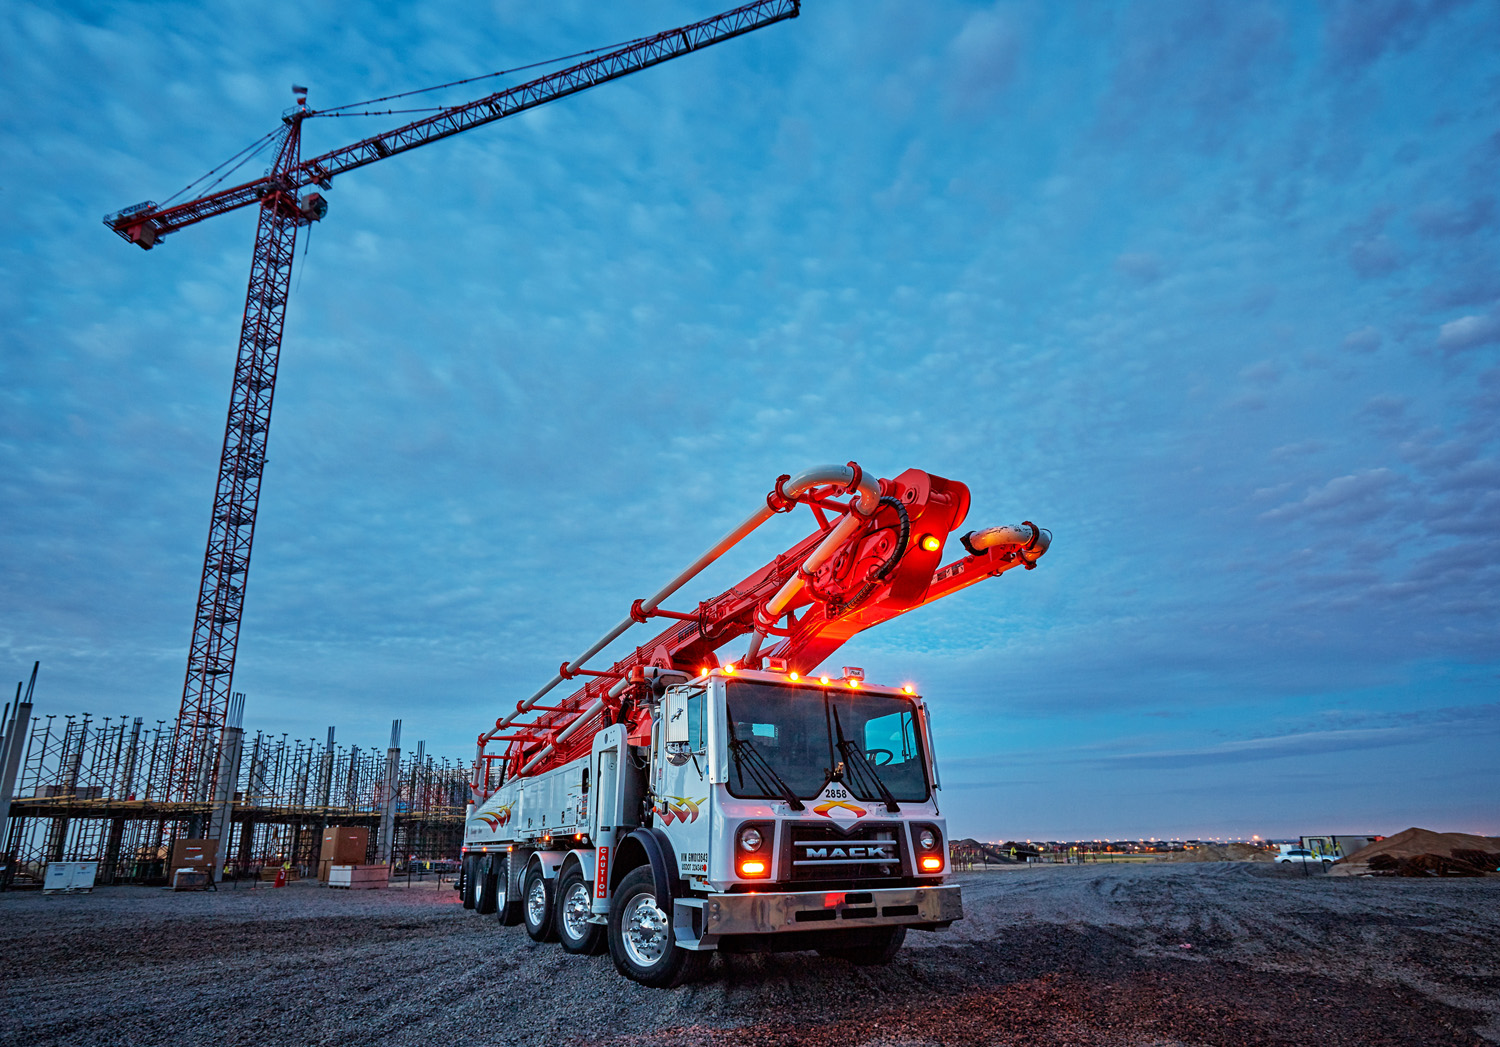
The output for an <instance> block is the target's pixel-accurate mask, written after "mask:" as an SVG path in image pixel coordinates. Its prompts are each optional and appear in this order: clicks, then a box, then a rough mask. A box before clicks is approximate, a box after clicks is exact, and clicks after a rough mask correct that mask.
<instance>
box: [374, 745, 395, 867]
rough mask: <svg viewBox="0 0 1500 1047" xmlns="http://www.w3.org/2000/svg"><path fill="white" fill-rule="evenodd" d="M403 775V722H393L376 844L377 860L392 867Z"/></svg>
mask: <svg viewBox="0 0 1500 1047" xmlns="http://www.w3.org/2000/svg"><path fill="white" fill-rule="evenodd" d="M400 773H401V721H400V720H392V721H391V746H390V748H389V749H387V750H386V751H385V781H384V782H382V783H381V800H380V835H379V837H378V838H377V840H376V844H375V860H376V861H377V862H384V863H385V864H386V865H390V864H391V863H392V861H394V859H395V854H394V853H393V851H394V847H395V841H396V796H397V794H398V793H399V792H400V785H399V784H398V783H397V781H396V775H398V774H400Z"/></svg>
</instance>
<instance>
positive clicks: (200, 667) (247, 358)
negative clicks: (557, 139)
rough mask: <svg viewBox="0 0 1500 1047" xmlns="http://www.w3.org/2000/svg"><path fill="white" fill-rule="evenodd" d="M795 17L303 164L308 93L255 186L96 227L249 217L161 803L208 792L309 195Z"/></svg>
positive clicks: (319, 211) (564, 75)
mask: <svg viewBox="0 0 1500 1047" xmlns="http://www.w3.org/2000/svg"><path fill="white" fill-rule="evenodd" d="M799 8H800V0H756V2H754V3H748V4H744V5H742V6H740V7H736V8H734V9H733V10H731V11H725V12H724V13H722V14H718V15H715V16H714V17H712V18H705V19H703V20H702V21H699V22H694V23H692V24H691V25H685V26H680V27H678V28H675V29H669V30H666V31H665V32H661V33H657V34H655V35H653V36H649V37H645V38H642V39H639V40H635V41H632V42H630V43H628V44H625V45H622V46H619V47H616V48H612V49H609V50H608V51H607V52H605V53H602V54H598V55H597V56H596V57H593V58H590V59H588V60H587V61H583V62H580V63H578V64H576V65H572V66H570V67H568V68H566V69H563V70H561V71H559V72H554V73H550V74H548V75H546V76H541V77H538V78H536V79H533V80H531V81H528V82H527V83H524V84H520V85H518V86H516V87H511V88H507V89H506V90H503V91H497V92H494V93H492V94H488V95H485V96H484V97H483V98H478V99H475V100H473V101H470V102H466V103H464V104H462V105H456V106H451V107H447V108H443V109H441V110H440V111H439V112H437V113H436V114H434V115H431V116H427V117H424V118H422V119H419V120H415V121H413V122H411V123H408V124H406V125H404V126H402V127H398V128H395V129H394V130H391V131H387V132H384V133H382V134H377V135H372V136H370V137H367V138H364V139H361V140H360V141H358V142H355V143H353V144H352V145H347V146H344V147H342V148H339V149H334V150H332V151H330V152H326V153H322V154H320V155H318V156H315V157H313V158H312V159H310V160H303V159H302V158H301V149H302V126H303V123H304V121H306V120H307V119H308V118H310V117H314V116H317V115H319V114H318V112H317V111H315V110H312V109H309V108H308V107H307V98H306V91H305V89H296V90H297V91H298V93H299V95H300V97H299V99H298V104H297V107H296V108H295V109H294V110H293V111H291V112H289V113H287V114H286V115H285V116H284V117H283V126H282V128H281V130H280V135H279V141H278V142H277V149H276V154H275V159H274V161H273V162H272V164H271V167H270V169H269V170H267V171H266V173H265V174H264V175H263V176H262V177H260V178H256V179H253V180H251V181H248V182H245V183H243V184H240V185H235V186H232V187H230V188H227V189H221V190H218V191H216V192H211V193H208V194H206V195H203V196H199V197H197V198H195V199H192V200H188V201H186V202H183V203H176V204H171V205H169V206H158V205H157V204H155V203H153V202H150V201H148V202H145V203H141V204H136V205H135V206H134V207H129V208H126V209H125V210H123V211H119V212H117V213H115V214H112V215H109V216H107V217H106V218H105V219H104V223H105V225H107V226H109V227H110V228H111V229H113V230H114V231H115V232H116V233H118V234H119V235H120V236H121V237H123V238H124V239H126V240H128V241H130V242H131V243H134V244H137V245H139V246H140V247H142V248H145V249H147V250H149V249H151V248H152V247H154V246H156V245H157V244H158V243H159V242H160V241H161V239H162V238H163V237H164V236H167V235H169V234H171V233H175V232H176V231H177V230H179V229H183V228H186V227H187V226H190V225H194V224H196V223H198V222H201V221H203V220H205V219H208V218H212V217H214V216H216V215H221V214H226V213H228V212H230V211H235V210H238V209H239V208H242V207H249V206H252V205H253V206H257V207H259V209H260V216H259V224H258V226H257V228H256V234H255V248H254V253H253V255H252V258H251V265H250V283H249V290H248V292H247V294H246V296H245V313H244V321H243V323H242V325H241V328H240V340H239V350H238V356H237V358H236V361H235V368H234V383H233V386H232V389H231V393H230V400H229V417H228V422H227V424H226V426H225V433H224V447H223V451H222V453H221V455H220V458H219V471H218V482H217V486H216V488H215V493H214V506H213V515H212V517H211V519H210V523H209V532H208V546H207V551H206V552H205V554H204V558H203V576H202V580H201V582H200V584H199V589H198V603H197V610H196V613H195V615H194V619H193V637H192V644H191V646H190V648H189V651H188V664H187V674H186V678H185V682H184V684H183V692H182V708H181V712H180V714H179V719H178V733H177V738H176V740H175V743H174V746H173V767H172V776H171V790H172V794H171V798H172V799H174V800H180V801H189V802H191V801H195V800H197V799H199V798H200V797H199V795H198V794H199V793H200V792H201V789H202V783H203V782H205V781H209V780H211V774H209V773H207V772H209V771H210V770H211V768H210V767H209V766H208V765H209V764H211V762H212V761H213V759H214V753H215V747H214V745H213V740H214V739H215V738H216V736H217V735H218V733H219V731H220V730H221V729H222V728H223V726H224V723H225V718H226V716H227V714H228V708H229V701H230V691H231V685H232V680H233V675H234V662H235V651H236V648H237V646H238V642H239V628H240V621H241V615H242V610H243V607H244V599H245V582H246V579H247V577H248V574H249V569H250V550H251V545H252V542H253V539H254V536H255V517H256V509H257V506H258V503H259V500H260V484H261V477H262V474H263V473H264V471H265V463H266V440H267V436H268V433H269V430H270V425H271V405H272V400H273V398H274V395H275V390H276V368H277V362H278V360H279V357H280V353H281V334H282V325H283V322H284V320H285V317H286V302H287V292H288V289H289V285H290V283H291V274H292V259H293V252H294V249H295V247H296V242H297V230H298V229H299V228H300V227H301V226H304V225H308V224H310V223H311V222H315V221H318V220H320V219H322V218H323V217H324V215H325V214H326V213H327V210H328V205H327V201H326V200H325V199H324V197H323V195H322V193H320V192H309V191H306V190H310V189H312V188H313V187H317V188H318V189H321V190H324V191H326V190H328V189H329V188H330V186H331V184H332V181H333V178H334V177H335V176H337V175H342V174H344V173H346V172H349V171H353V170H356V169H357V168H360V167H364V166H366V165H368V164H372V163H374V162H376V161H377V160H383V159H385V158H387V157H390V156H395V155H397V154H399V153H404V152H408V151H410V150H412V149H415V148H417V147H418V146H423V145H427V144H429V143H431V142H436V141H439V140H440V139H443V138H450V137H452V136H453V135H456V134H461V133H463V132H464V131H469V130H472V129H473V128H476V127H479V126H481V125H483V124H489V123H494V122H495V121H496V120H502V119H504V118H505V117H507V116H513V115H514V114H516V113H520V112H524V111H526V110H528V109H534V108H536V107H537V106H540V105H544V104H546V103H547V102H551V101H555V100H556V99H559V98H564V97H566V96H568V95H572V94H577V93H579V92H580V91H586V90H588V89H589V88H591V87H595V86H597V85H599V84H602V83H606V82H608V81H610V80H618V79H620V78H621V77H624V76H629V75H630V74H631V73H635V72H639V71H640V70H642V69H646V68H649V67H651V66H654V65H660V64H661V63H662V62H666V61H670V60H671V59H674V58H679V57H681V56H683V55H686V54H689V53H691V52H693V51H698V50H701V49H702V48H704V47H707V46H709V45H711V44H716V43H719V42H721V41H724V40H729V39H731V38H733V37H736V36H741V35H743V34H745V33H749V32H752V31H754V30H756V29H760V28H763V27H765V26H768V25H772V24H774V23H776V22H781V21H784V20H786V19H789V18H795V17H797V15H798V14H799Z"/></svg>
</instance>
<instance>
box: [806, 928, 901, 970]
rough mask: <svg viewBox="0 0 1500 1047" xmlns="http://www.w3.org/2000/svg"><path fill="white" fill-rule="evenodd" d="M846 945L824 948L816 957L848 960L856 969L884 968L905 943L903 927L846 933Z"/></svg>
mask: <svg viewBox="0 0 1500 1047" xmlns="http://www.w3.org/2000/svg"><path fill="white" fill-rule="evenodd" d="M846 933H847V935H848V944H847V945H845V944H840V945H838V946H837V947H825V948H822V949H819V950H818V955H820V956H828V957H832V958H834V959H837V960H848V961H849V962H850V963H852V964H854V965H855V966H856V967H884V966H885V965H886V964H888V963H890V962H891V961H892V960H894V959H895V958H896V954H897V953H898V952H900V951H901V946H902V944H903V943H904V942H905V941H906V928H905V927H871V928H868V929H867V928H860V929H858V930H854V931H848V932H846Z"/></svg>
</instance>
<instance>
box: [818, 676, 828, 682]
mask: <svg viewBox="0 0 1500 1047" xmlns="http://www.w3.org/2000/svg"><path fill="white" fill-rule="evenodd" d="M818 682H819V683H827V682H828V677H826V676H820V677H818Z"/></svg>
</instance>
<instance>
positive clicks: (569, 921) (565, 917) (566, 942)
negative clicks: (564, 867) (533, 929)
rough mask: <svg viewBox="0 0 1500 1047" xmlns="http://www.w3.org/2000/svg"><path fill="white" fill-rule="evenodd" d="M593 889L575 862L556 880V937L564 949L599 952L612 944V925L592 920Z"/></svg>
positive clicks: (576, 952)
mask: <svg viewBox="0 0 1500 1047" xmlns="http://www.w3.org/2000/svg"><path fill="white" fill-rule="evenodd" d="M593 904H594V892H593V891H591V890H590V889H589V885H588V881H587V880H585V879H584V878H583V870H582V869H580V868H579V867H578V866H577V865H576V864H575V865H573V866H572V867H571V868H569V869H568V871H567V872H565V873H563V874H562V879H560V880H558V881H557V905H556V906H555V908H556V909H557V940H558V942H559V943H560V944H561V945H562V947H563V952H570V953H573V954H574V955H576V956H598V955H599V954H600V953H602V952H603V951H604V950H605V949H607V948H609V928H607V927H606V926H605V925H604V924H602V923H590V922H589V920H588V917H589V916H590V915H592V907H593Z"/></svg>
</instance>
